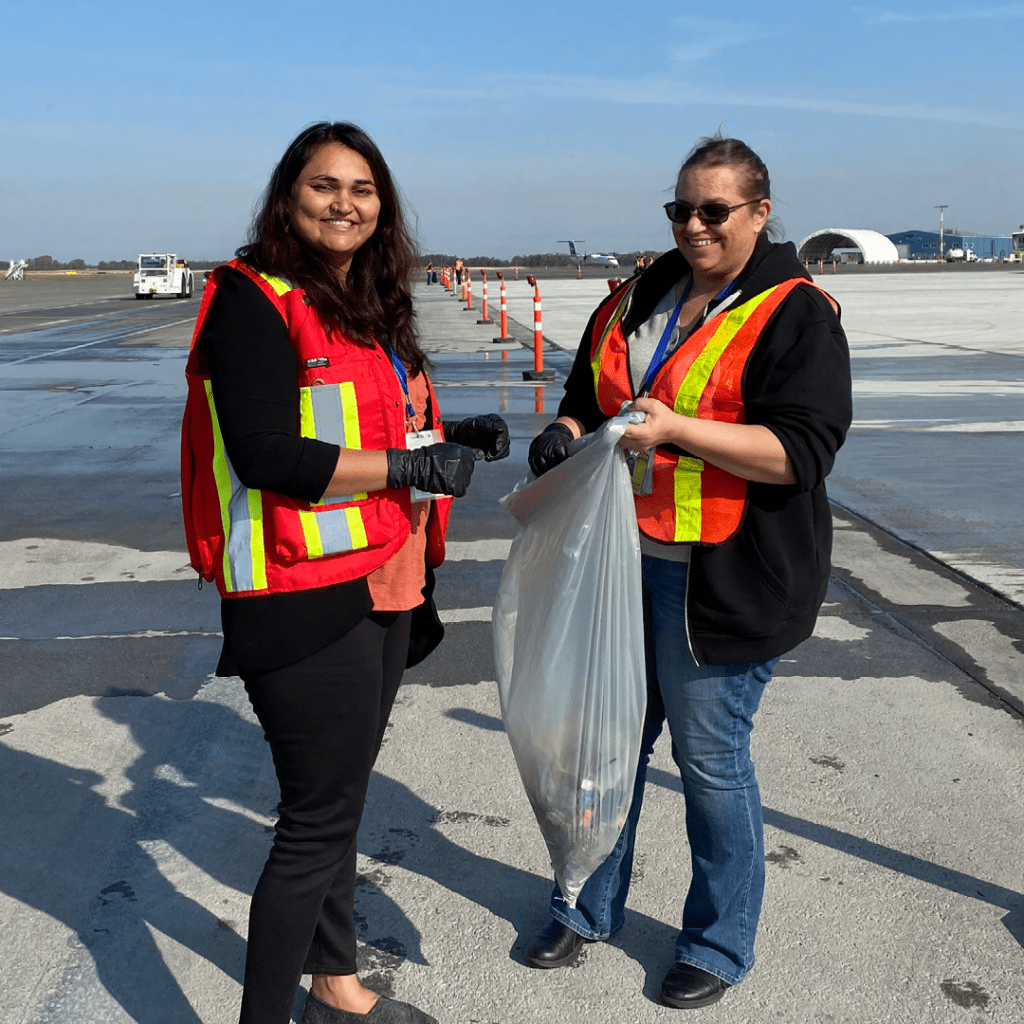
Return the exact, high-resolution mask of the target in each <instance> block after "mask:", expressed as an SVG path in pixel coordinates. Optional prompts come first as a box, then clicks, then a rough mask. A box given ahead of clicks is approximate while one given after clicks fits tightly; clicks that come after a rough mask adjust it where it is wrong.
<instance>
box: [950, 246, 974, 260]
mask: <svg viewBox="0 0 1024 1024" xmlns="http://www.w3.org/2000/svg"><path fill="white" fill-rule="evenodd" d="M946 262H947V263H977V262H978V256H977V254H976V253H975V251H974V250H973V249H961V248H960V247H959V246H951V247H950V248H949V249H947V250H946Z"/></svg>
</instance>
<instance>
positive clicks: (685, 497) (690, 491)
mask: <svg viewBox="0 0 1024 1024" xmlns="http://www.w3.org/2000/svg"><path fill="white" fill-rule="evenodd" d="M703 472H704V460H703V459H695V458H691V457H690V456H688V455H681V456H680V457H679V462H678V464H677V465H676V467H675V469H674V470H673V472H672V484H673V496H674V498H675V503H676V535H675V538H674V539H675V542H676V543H677V544H688V543H691V542H692V541H693V539H694V537H699V536H700V531H701V527H702V525H703V522H704V514H703V512H702V511H701V498H702V497H703V495H702V493H701V474H702V473H703Z"/></svg>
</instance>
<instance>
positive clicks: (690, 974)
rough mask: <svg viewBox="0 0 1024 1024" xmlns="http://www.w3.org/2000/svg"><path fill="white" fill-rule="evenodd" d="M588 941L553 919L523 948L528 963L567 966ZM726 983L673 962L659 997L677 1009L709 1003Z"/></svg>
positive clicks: (722, 991) (718, 996) (685, 965)
mask: <svg viewBox="0 0 1024 1024" xmlns="http://www.w3.org/2000/svg"><path fill="white" fill-rule="evenodd" d="M589 941H590V940H589V939H585V938H584V937H583V936H582V935H580V934H579V933H578V932H574V931H573V930H572V929H571V928H568V927H567V926H566V925H564V924H562V923H561V922H560V921H555V920H554V919H552V920H551V922H550V923H549V924H548V926H547V927H546V928H545V929H544V930H543V931H542V932H541V933H540V934H539V935H538V936H537V937H536V938H535V939H534V940H533V942H532V943H531V944H530V946H529V948H528V949H527V950H526V962H527V963H528V964H529V965H530V966H531V967H540V968H542V969H548V968H551V967H566V966H568V965H569V964H571V963H572V962H573V961H574V960H575V959H576V958H577V957H578V956H579V955H580V951H581V950H582V949H583V944H584V943H585V942H589ZM728 987H729V985H728V983H727V982H724V981H722V979H721V978H716V977H715V975H713V974H709V973H708V972H707V971H704V970H701V968H699V967H693V966H692V965H690V964H673V966H672V968H671V969H670V970H669V972H668V974H666V975H665V978H664V980H663V981H662V983H661V993H660V1001H661V1003H662V1004H663V1005H664V1006H673V1007H675V1008H676V1009H677V1010H686V1009H690V1008H697V1007H700V1006H710V1005H711V1004H712V1003H717V1002H718V1000H719V999H721V998H722V996H724V995H725V990H726V989H727V988H728Z"/></svg>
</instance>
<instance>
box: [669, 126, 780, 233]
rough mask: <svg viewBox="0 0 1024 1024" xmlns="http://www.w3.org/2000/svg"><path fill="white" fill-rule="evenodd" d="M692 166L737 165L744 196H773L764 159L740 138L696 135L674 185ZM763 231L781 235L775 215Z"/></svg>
mask: <svg viewBox="0 0 1024 1024" xmlns="http://www.w3.org/2000/svg"><path fill="white" fill-rule="evenodd" d="M694 167H737V168H740V169H741V170H742V171H743V176H744V179H745V182H744V186H743V188H742V192H743V198H744V199H749V200H751V201H753V200H755V199H768V200H770V199H771V198H772V183H771V180H770V179H769V177H768V168H767V167H765V165H764V161H763V160H762V159H761V158H760V157H759V156H758V155H757V154H756V153H755V152H754V151H753V150H752V149H751V148H750V147H749V146H748V145H747V144H746V143H745V142H741V141H740V140H739V139H727V138H724V137H723V136H722V135H721V134H720V133H719V134H715V135H706V136H705V137H704V138H702V139H698V140H697V142H696V144H695V145H694V147H693V149H691V150H690V152H689V154H688V155H687V157H686V159H685V160H684V161H683V166H682V167H680V168H679V174H678V176H677V178H676V187H677V188H678V186H679V183H680V182H682V180H683V176H684V175H685V174H686V172H687V171H689V170H691V169H692V168H694ZM761 233H762V234H768V235H771V236H778V237H780V238H781V237H782V236H783V234H784V232H783V231H782V225H781V223H780V222H779V220H778V218H777V217H775V216H774V215H773V216H770V217H769V218H768V220H767V222H766V223H765V226H764V228H763V229H762V232H761Z"/></svg>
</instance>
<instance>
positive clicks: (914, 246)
mask: <svg viewBox="0 0 1024 1024" xmlns="http://www.w3.org/2000/svg"><path fill="white" fill-rule="evenodd" d="M886 238H888V239H889V241H891V242H892V243H893V245H895V246H896V251H897V252H898V253H899V254H900V259H901V260H937V259H939V258H940V257H941V253H940V252H939V233H938V231H898V232H897V233H896V234H893V235H886ZM942 245H943V247H944V248H945V249H946V251H947V252H948V251H949V250H950V249H972V250H973V251H974V255H975V256H977V257H978V259H979V260H986V259H996V260H1001V259H1002V258H1003V257H1004V256H1008V255H1009V254H1010V253H1011V252H1013V248H1014V247H1013V239H1012V238H1011V237H1010V236H1009V235H970V234H967V235H964V234H956V233H954V232H952V231H946V232H943V236H942Z"/></svg>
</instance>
